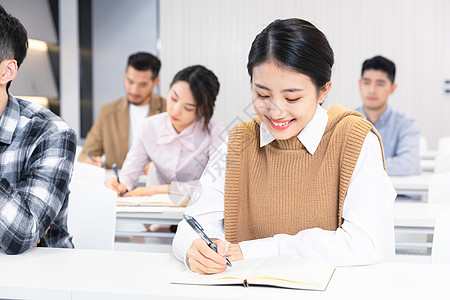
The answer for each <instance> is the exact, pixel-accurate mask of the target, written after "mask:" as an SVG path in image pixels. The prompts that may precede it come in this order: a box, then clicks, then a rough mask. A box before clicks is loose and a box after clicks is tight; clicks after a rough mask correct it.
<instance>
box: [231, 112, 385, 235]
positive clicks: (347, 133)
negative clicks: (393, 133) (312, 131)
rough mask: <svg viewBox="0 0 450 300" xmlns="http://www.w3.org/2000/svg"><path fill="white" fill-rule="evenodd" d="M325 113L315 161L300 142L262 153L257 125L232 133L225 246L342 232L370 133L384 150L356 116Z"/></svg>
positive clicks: (266, 148)
mask: <svg viewBox="0 0 450 300" xmlns="http://www.w3.org/2000/svg"><path fill="white" fill-rule="evenodd" d="M327 113H328V123H327V126H326V129H325V132H324V134H323V137H322V139H321V141H320V144H319V146H318V148H317V150H316V151H315V153H314V155H311V154H310V153H309V152H308V151H307V150H306V148H305V147H304V146H303V145H302V143H301V142H300V141H299V140H298V138H297V136H295V137H292V138H290V139H287V140H274V141H272V142H271V143H270V144H268V145H266V146H264V147H262V148H261V147H259V135H260V123H261V121H260V120H259V119H255V120H254V121H252V122H245V123H241V124H238V125H237V126H236V127H235V128H233V130H232V132H231V134H230V137H229V143H228V153H227V167H226V177H225V238H226V240H227V241H229V242H231V243H238V242H241V241H246V240H253V239H260V238H266V237H271V236H274V235H275V234H280V233H286V234H291V235H293V234H297V233H298V232H299V231H301V230H304V229H308V228H314V227H318V228H322V229H325V230H336V229H337V228H338V227H340V226H341V224H342V207H343V204H344V198H345V196H346V194H347V189H348V185H349V182H350V179H351V177H352V174H353V170H354V168H355V165H356V162H357V160H358V157H359V153H360V151H361V148H362V145H363V143H364V140H365V138H366V136H367V134H368V132H369V131H370V130H372V131H373V132H374V133H375V134H376V135H377V137H378V139H379V141H380V145H381V137H380V136H379V134H378V132H377V131H376V130H375V128H374V127H373V126H372V124H370V123H369V122H368V121H367V120H366V119H365V118H364V117H363V116H362V115H361V114H359V113H358V112H355V111H352V110H347V109H345V108H344V107H343V106H342V105H335V106H333V107H331V108H330V109H329V110H328V112H327ZM381 152H382V153H381V154H382V155H383V148H381ZM383 163H384V156H383Z"/></svg>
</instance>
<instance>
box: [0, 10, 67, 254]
mask: <svg viewBox="0 0 450 300" xmlns="http://www.w3.org/2000/svg"><path fill="white" fill-rule="evenodd" d="M27 47H28V39H27V32H26V30H25V28H24V27H23V26H22V24H21V23H20V21H19V20H18V19H16V18H15V17H13V16H11V15H9V14H8V13H6V12H5V10H4V9H3V7H1V6H0V248H1V249H2V250H3V251H5V252H6V253H7V254H19V253H22V252H24V251H26V250H28V249H30V248H32V247H33V246H35V245H38V246H42V247H73V244H72V241H71V237H70V235H69V233H68V231H67V204H68V194H69V190H68V184H69V182H70V178H71V174H72V168H73V161H74V157H75V149H76V134H75V132H74V131H73V130H72V129H70V128H69V126H68V125H67V124H66V123H65V122H64V121H63V120H62V119H61V118H59V117H58V116H56V115H55V114H53V113H52V112H50V111H49V110H48V109H46V108H44V107H42V106H39V105H37V104H32V103H29V102H27V101H24V100H20V99H16V98H14V97H13V96H12V95H11V94H10V93H9V92H8V88H9V86H10V84H11V81H12V80H13V79H14V78H15V77H16V75H17V70H18V68H19V66H20V64H21V63H22V61H23V59H24V58H25V56H26V51H27Z"/></svg>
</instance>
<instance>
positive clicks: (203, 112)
mask: <svg viewBox="0 0 450 300" xmlns="http://www.w3.org/2000/svg"><path fill="white" fill-rule="evenodd" d="M178 81H186V82H187V83H188V84H189V88H190V90H191V93H192V96H194V99H195V101H196V105H197V106H196V109H195V114H196V116H197V119H200V118H201V117H203V118H204V123H203V130H205V131H206V132H208V133H209V128H208V125H209V121H210V120H211V117H212V115H213V112H214V103H215V102H216V97H217V94H218V93H219V88H220V83H219V80H218V79H217V77H216V75H214V73H213V72H212V71H210V70H208V69H207V68H205V67H204V66H201V65H195V66H191V67H187V68H185V69H183V70H181V71H179V72H178V73H177V74H176V75H175V77H174V78H173V80H172V83H171V84H170V87H172V85H173V84H174V83H176V82H178Z"/></svg>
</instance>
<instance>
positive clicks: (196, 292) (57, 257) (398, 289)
mask: <svg viewBox="0 0 450 300" xmlns="http://www.w3.org/2000/svg"><path fill="white" fill-rule="evenodd" d="M0 265H1V266H2V272H1V274H0V298H6V299H45V300H52V299H58V300H64V299H72V300H81V299H83V300H90V299H92V300H93V299H95V300H102V299H127V300H128V299H129V300H133V299H139V300H143V299H333V300H335V299H450V286H449V285H448V278H450V265H432V264H401V263H382V264H377V265H373V266H362V267H347V268H337V269H336V272H335V273H334V275H333V278H332V279H331V281H330V284H329V285H328V287H327V290H326V291H324V292H322V291H305V290H291V289H280V288H271V287H258V286H250V287H249V288H244V287H242V286H190V285H172V284H170V279H171V278H173V277H174V276H175V275H176V274H178V273H179V272H181V271H183V270H184V265H183V264H182V263H181V262H179V261H177V260H176V259H175V258H174V257H173V255H171V254H156V253H144V252H121V251H90V250H73V249H47V248H34V249H32V250H31V251H29V252H27V253H25V254H22V255H17V256H7V255H5V254H0Z"/></svg>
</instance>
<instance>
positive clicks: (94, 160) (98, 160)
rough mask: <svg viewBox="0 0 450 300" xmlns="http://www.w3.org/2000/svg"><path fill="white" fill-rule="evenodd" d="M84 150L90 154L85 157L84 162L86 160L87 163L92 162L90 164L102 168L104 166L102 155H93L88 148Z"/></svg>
mask: <svg viewBox="0 0 450 300" xmlns="http://www.w3.org/2000/svg"><path fill="white" fill-rule="evenodd" d="M84 152H85V153H86V155H87V156H88V159H85V160H84V161H83V162H85V163H87V164H90V165H94V166H97V167H100V168H102V167H103V162H102V157H101V156H93V155H91V153H89V151H87V150H85V151H84Z"/></svg>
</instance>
